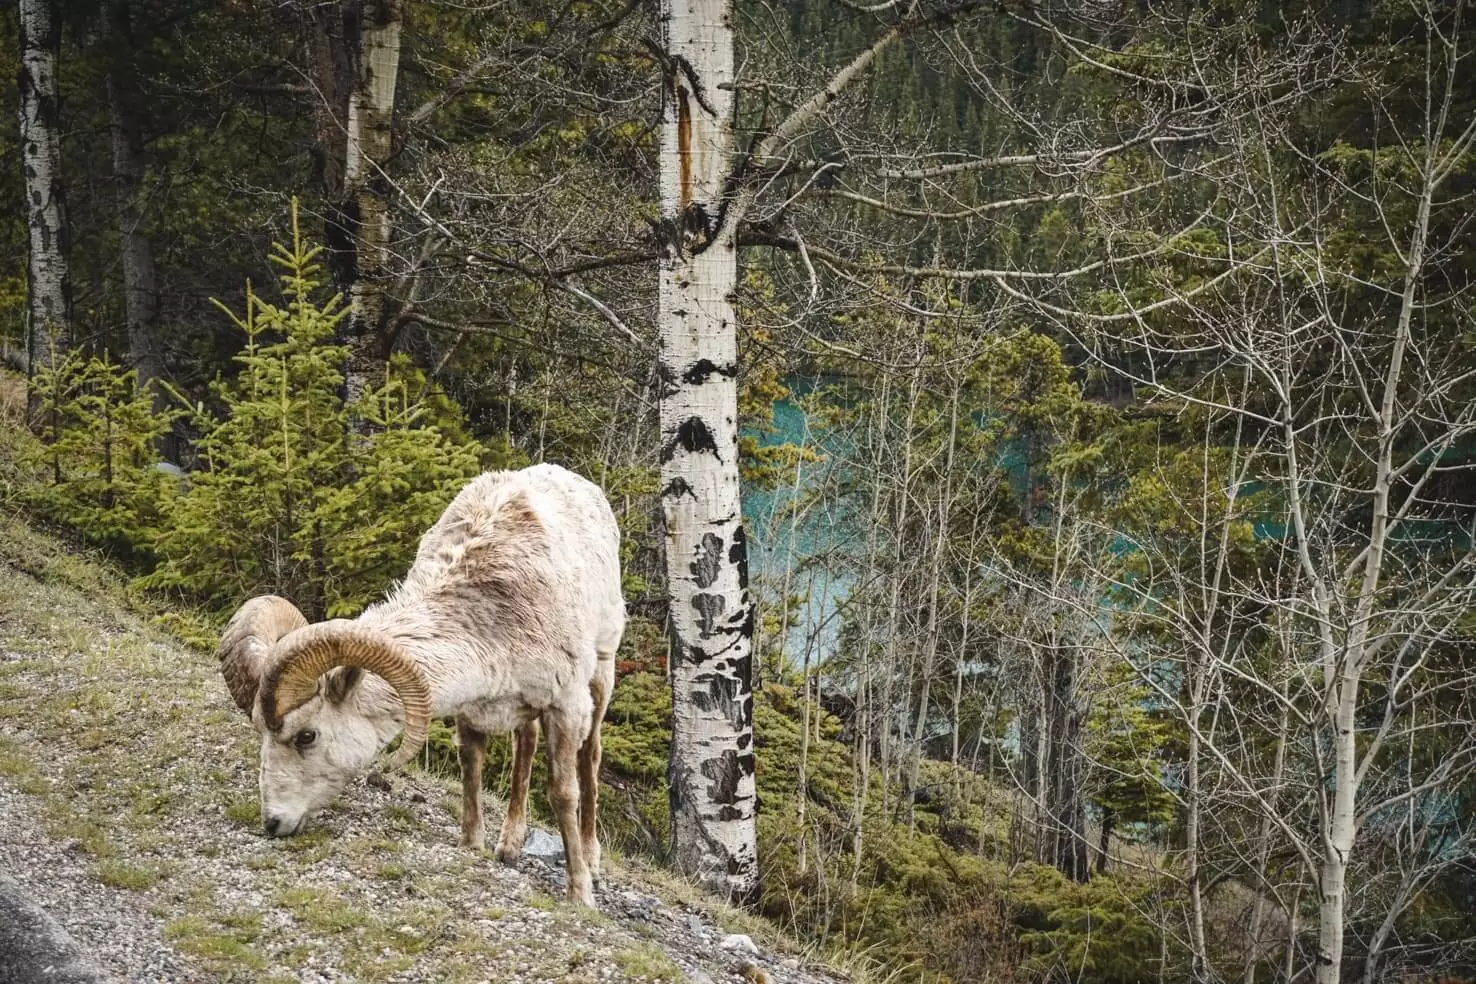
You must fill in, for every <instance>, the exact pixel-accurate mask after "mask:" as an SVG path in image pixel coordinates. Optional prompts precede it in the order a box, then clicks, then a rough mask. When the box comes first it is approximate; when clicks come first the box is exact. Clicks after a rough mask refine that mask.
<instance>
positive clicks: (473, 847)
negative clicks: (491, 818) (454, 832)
mask: <svg viewBox="0 0 1476 984" xmlns="http://www.w3.org/2000/svg"><path fill="white" fill-rule="evenodd" d="M461 846H462V847H464V848H466V849H467V850H470V851H481V850H483V849H484V848H486V846H487V840H486V838H485V837H483V836H481V835H480V834H478V835H477V836H475V837H468V836H465V835H463V836H462V838H461Z"/></svg>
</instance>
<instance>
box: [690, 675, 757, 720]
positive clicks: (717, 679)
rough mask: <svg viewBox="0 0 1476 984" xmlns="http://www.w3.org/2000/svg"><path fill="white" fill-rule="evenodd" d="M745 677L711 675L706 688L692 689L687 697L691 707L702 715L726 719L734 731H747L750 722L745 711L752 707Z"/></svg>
mask: <svg viewBox="0 0 1476 984" xmlns="http://www.w3.org/2000/svg"><path fill="white" fill-rule="evenodd" d="M747 688H748V683H747V677H744V676H737V675H735V674H732V673H713V674H711V675H709V676H708V677H707V686H706V687H705V688H704V687H694V688H693V689H692V691H691V692H690V694H689V696H690V697H691V699H692V706H693V707H696V708H697V709H698V710H700V711H702V712H703V713H704V714H711V713H714V712H716V713H719V714H721V715H723V717H725V718H727V719H728V723H729V724H730V725H732V726H733V730H735V731H747V730H748V725H749V724H750V722H751V720H752V719H751V717H750V716H748V714H747V710H748V708H749V707H750V706H751V705H752V696H753V695H752V694H751V693H750V692H749V691H748V689H747Z"/></svg>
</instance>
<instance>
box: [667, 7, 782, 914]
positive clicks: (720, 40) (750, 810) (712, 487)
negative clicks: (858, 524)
mask: <svg viewBox="0 0 1476 984" xmlns="http://www.w3.org/2000/svg"><path fill="white" fill-rule="evenodd" d="M661 27H662V35H663V40H664V42H665V54H666V56H667V65H666V78H665V87H664V92H663V99H662V128H661V154H660V179H661V239H662V243H661V246H662V250H661V271H660V291H659V293H660V298H659V313H658V320H659V348H660V352H659V359H660V367H659V371H660V384H661V411H660V423H661V455H660V456H661V501H662V507H663V510H664V513H665V518H666V574H667V588H668V592H669V596H670V600H671V604H670V619H671V625H670V628H671V665H672V673H671V687H672V741H671V760H670V765H669V767H668V786H669V790H670V797H671V823H672V855H673V858H674V859H675V861H676V864H677V867H678V868H680V869H681V870H682V871H684V872H686V873H687V874H689V875H690V876H693V877H695V878H696V879H697V880H698V881H699V882H700V883H702V884H703V885H704V886H706V887H707V888H708V889H710V890H711V891H713V892H715V893H717V894H718V895H720V896H723V897H725V898H729V899H735V900H740V901H742V900H748V899H750V898H752V897H753V895H754V893H755V890H756V889H757V886H758V866H757V856H756V848H755V826H754V757H753V691H752V649H753V625H754V611H753V601H752V598H751V597H750V595H749V592H748V549H747V538H746V536H745V534H744V531H743V517H742V514H741V512H740V506H739V489H738V380H737V376H738V343H737V322H736V315H735V312H734V310H733V291H734V289H735V287H736V285H737V281H738V257H737V251H736V250H737V237H736V227H737V217H736V216H732V215H729V214H727V209H726V207H725V206H726V204H727V203H726V200H725V192H726V187H725V186H726V183H727V181H728V178H729V175H730V174H731V171H732V162H733V133H732V120H733V28H732V14H731V9H730V7H729V4H728V3H727V2H726V0H663V2H662V5H661Z"/></svg>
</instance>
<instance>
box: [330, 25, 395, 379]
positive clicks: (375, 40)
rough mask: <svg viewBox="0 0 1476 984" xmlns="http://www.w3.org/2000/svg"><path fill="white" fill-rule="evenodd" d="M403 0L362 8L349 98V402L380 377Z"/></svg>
mask: <svg viewBox="0 0 1476 984" xmlns="http://www.w3.org/2000/svg"><path fill="white" fill-rule="evenodd" d="M400 4H401V0H366V2H365V3H363V4H362V5H361V13H360V21H359V46H358V51H357V58H356V69H357V72H356V76H355V79H354V88H353V91H352V92H351V93H350V94H349V101H348V132H347V141H346V145H345V154H344V192H345V197H346V198H347V199H348V200H349V201H350V202H351V203H352V214H353V217H354V219H355V228H354V259H355V262H356V269H355V276H354V280H353V284H352V286H351V287H350V288H349V292H348V296H349V316H348V318H347V326H348V327H347V332H348V338H347V341H348V344H349V357H348V365H347V367H346V368H345V371H344V386H345V390H346V397H347V399H348V400H349V401H350V402H352V401H354V400H356V399H358V398H359V397H360V396H361V395H362V394H363V393H365V392H366V391H368V390H371V389H373V388H374V387H375V386H376V385H378V384H379V383H380V382H382V381H383V380H382V378H380V377H382V375H383V371H384V359H385V357H386V355H387V354H388V353H387V352H386V351H385V332H386V316H385V303H384V284H385V282H386V281H387V280H388V278H389V271H390V261H391V254H390V216H389V207H388V197H389V196H388V185H387V182H386V180H385V177H384V167H385V165H386V164H387V163H388V162H389V157H390V151H391V149H392V142H393V125H394V110H395V83H396V80H397V78H398V76H399V71H400V28H401V24H402V21H403V11H402V8H401V5H400Z"/></svg>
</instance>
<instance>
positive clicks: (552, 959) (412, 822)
mask: <svg viewBox="0 0 1476 984" xmlns="http://www.w3.org/2000/svg"><path fill="white" fill-rule="evenodd" d="M0 656H3V658H0V783H4V784H7V785H9V786H11V787H13V788H16V789H19V790H21V791H22V792H24V793H26V794H28V795H30V796H32V797H34V799H33V803H34V805H35V807H36V809H37V811H38V812H39V813H41V814H42V815H43V816H44V818H45V822H46V826H47V833H48V834H49V835H50V836H51V837H53V838H55V839H57V840H68V841H71V842H73V843H74V844H75V845H76V849H78V850H81V851H84V852H86V853H87V854H88V855H90V857H91V859H92V874H93V877H95V878H96V879H97V880H98V881H99V882H101V883H103V884H106V885H110V886H114V887H116V888H121V889H126V890H128V891H130V892H132V893H135V894H136V896H137V898H138V901H139V904H140V905H141V906H142V907H146V908H147V909H148V910H149V911H150V912H152V913H153V914H154V915H156V916H157V917H158V918H159V919H160V920H162V921H163V931H164V936H165V937H166V938H168V939H170V940H171V941H172V945H173V946H174V947H175V948H176V949H177V950H178V951H179V952H180V953H182V954H185V955H187V957H188V959H189V960H190V961H192V962H193V964H194V965H195V966H196V967H198V968H199V971H200V978H199V979H201V980H208V979H222V980H252V981H257V980H292V979H296V975H295V969H296V968H298V967H300V966H302V965H303V963H304V962H305V961H307V960H309V959H311V960H312V962H313V963H314V964H315V965H316V966H318V967H320V968H321V967H324V966H330V967H334V968H336V969H337V970H339V971H340V972H342V973H344V974H347V975H349V976H350V977H351V978H352V979H357V980H389V979H394V980H435V981H474V980H486V979H491V980H512V979H525V980H538V979H546V980H564V981H572V982H579V981H597V980H606V981H608V980H642V979H668V980H679V979H682V977H683V976H684V975H685V974H686V973H687V972H689V971H691V972H699V971H700V972H701V973H705V974H707V975H709V976H710V977H712V978H714V979H717V980H741V979H743V976H742V968H741V966H739V965H738V964H736V963H734V962H733V961H731V960H730V959H728V958H727V956H726V955H725V954H721V953H719V952H718V951H717V950H716V947H715V946H713V947H712V948H711V949H712V952H711V953H701V952H696V953H694V952H692V951H693V950H694V949H695V948H694V947H692V946H691V945H690V943H689V942H688V943H684V942H681V941H678V942H676V943H675V945H672V944H670V943H668V944H667V945H666V947H665V948H664V949H663V947H662V945H660V944H661V942H662V941H656V942H655V943H653V942H652V941H650V940H648V939H646V936H648V935H649V930H645V929H643V928H642V927H640V926H635V927H631V926H623V925H621V924H620V923H619V922H617V921H614V920H612V919H611V918H610V917H609V916H606V915H601V914H599V913H588V912H585V911H582V910H579V909H577V908H572V907H567V906H564V905H562V904H558V903H555V902H554V901H553V899H552V897H551V894H552V893H553V892H554V891H556V889H555V887H554V885H553V884H552V883H551V882H549V881H547V880H544V881H541V882H540V881H539V880H538V879H537V875H538V872H537V870H536V869H535V870H534V871H533V876H534V877H530V876H529V875H528V874H527V873H520V872H518V871H512V870H508V869H505V868H502V867H501V866H499V865H497V864H496V863H495V862H493V861H491V860H490V859H489V858H488V857H486V856H485V855H484V856H482V857H478V856H476V855H473V854H470V853H468V852H465V851H461V850H459V849H457V848H456V847H455V842H456V827H455V825H456V816H455V814H456V809H457V801H456V797H455V796H454V795H453V788H452V786H451V784H450V782H449V781H447V780H442V779H437V778H434V777H430V776H425V775H423V774H420V775H414V776H410V777H407V778H405V779H404V780H403V781H401V780H397V786H399V787H402V788H397V789H396V790H394V791H393V792H385V791H382V790H377V789H372V788H369V787H367V786H366V785H364V784H363V783H359V784H357V785H356V786H355V787H353V788H351V789H350V791H349V792H348V793H347V794H346V795H345V796H344V797H343V798H342V800H341V801H340V803H339V805H337V806H336V807H335V808H334V809H333V810H331V811H329V812H328V813H327V814H326V815H325V817H324V818H323V820H322V821H321V822H320V823H318V824H317V825H316V826H315V828H313V829H312V830H311V831H310V832H309V833H308V834H305V835H303V836H301V837H298V838H294V839H292V840H289V841H283V842H273V841H267V840H266V839H264V838H262V837H260V836H259V835H258V834H257V826H258V821H257V808H256V775H255V758H256V747H255V746H256V742H255V736H254V733H253V732H252V731H251V728H250V726H249V724H248V723H247V722H246V721H245V720H244V718H242V717H241V715H240V714H239V713H238V712H237V711H236V709H235V707H234V706H233V705H232V704H231V703H230V700H229V698H228V697H227V696H226V694H225V690H224V687H223V685H221V684H220V682H219V678H218V676H217V675H216V667H215V665H214V659H213V658H212V657H211V656H210V655H209V654H207V653H202V652H200V651H198V650H191V649H188V648H185V647H183V646H181V645H180V644H179V643H178V642H176V641H175V640H174V639H172V638H171V637H169V636H168V635H166V634H165V633H163V632H162V631H161V630H159V629H158V628H156V627H154V626H152V625H150V624H149V622H148V620H147V619H145V618H144V617H142V616H140V615H139V614H137V613H135V612H131V611H130V610H129V605H128V603H127V601H126V598H125V593H124V590H123V588H122V585H121V581H120V580H119V579H118V578H116V577H114V576H113V575H111V574H110V573H109V572H108V571H107V570H106V568H105V567H103V566H101V565H97V564H93V563H90V562H88V561H85V560H83V559H80V558H79V557H78V556H77V555H75V554H73V553H71V552H69V551H68V550H67V549H66V548H64V547H63V546H62V545H61V544H60V543H58V542H57V541H56V540H55V539H53V538H51V537H49V536H47V535H44V534H41V533H38V532H36V531H35V530H33V529H31V528H29V527H28V526H26V525H25V524H24V523H22V522H20V521H19V520H17V519H15V518H14V517H13V516H6V515H0ZM414 793H418V794H419V795H418V796H416V795H413V794H414ZM417 800H418V801H417ZM19 874H20V876H21V877H22V879H24V873H19ZM657 877H659V876H655V875H654V874H648V875H644V876H643V875H641V874H639V873H637V872H634V871H631V870H626V871H623V872H621V871H617V872H615V873H614V875H613V876H612V879H611V880H612V882H615V883H624V885H631V884H634V885H635V886H636V888H637V889H638V890H643V891H651V890H653V887H652V886H653V883H652V878H657ZM624 885H618V886H617V887H624ZM660 893H661V894H664V895H666V896H667V898H668V902H669V901H670V898H671V897H672V895H673V894H675V895H676V896H678V897H679V898H680V899H681V900H682V901H685V902H687V903H690V902H692V901H693V900H692V898H691V896H690V893H685V892H683V891H682V890H681V888H680V887H679V886H675V885H672V884H670V883H669V882H668V883H665V884H663V885H662V886H661V888H660ZM601 905H602V907H603V908H606V909H608V910H615V909H617V908H618V907H616V906H607V905H606V901H605V899H603V898H602V902H601ZM616 915H617V917H618V912H616ZM718 918H719V921H720V922H722V923H725V924H727V925H728V926H729V928H735V929H738V930H739V931H744V932H750V933H755V934H756V935H757V936H758V937H759V938H760V940H761V942H766V943H767V944H768V945H770V946H774V945H776V944H777V943H778V941H777V939H776V938H775V937H774V935H773V934H772V932H771V931H766V930H764V929H763V927H761V926H759V925H756V924H755V923H754V922H753V921H748V920H746V917H742V916H741V915H738V914H735V913H726V914H724V913H719V914H718ZM755 973H757V972H756V971H755V972H750V974H749V975H748V976H750V977H753V976H754V974H755ZM784 976H786V977H792V979H795V980H798V979H800V978H799V975H797V974H794V975H791V974H786V975H784Z"/></svg>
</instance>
